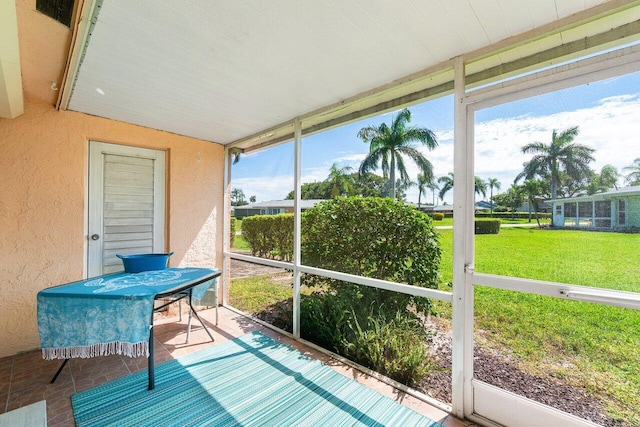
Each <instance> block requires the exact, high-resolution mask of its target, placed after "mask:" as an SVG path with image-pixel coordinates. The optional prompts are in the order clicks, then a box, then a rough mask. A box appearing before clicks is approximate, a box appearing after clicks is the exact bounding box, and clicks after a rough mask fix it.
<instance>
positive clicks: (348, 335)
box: [300, 293, 435, 386]
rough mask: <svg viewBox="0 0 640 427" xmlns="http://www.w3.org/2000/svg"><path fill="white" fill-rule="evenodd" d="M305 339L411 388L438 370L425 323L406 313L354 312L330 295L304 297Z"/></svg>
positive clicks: (346, 303) (301, 316) (303, 335)
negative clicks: (433, 358) (432, 356)
mask: <svg viewBox="0 0 640 427" xmlns="http://www.w3.org/2000/svg"><path fill="white" fill-rule="evenodd" d="M300 322H301V325H302V328H301V329H302V331H301V332H302V337H303V338H305V339H308V340H310V341H313V342H315V343H316V344H319V345H321V346H322V347H324V348H327V349H329V350H332V351H334V352H336V353H338V354H340V355H342V356H344V357H347V358H348V359H350V360H352V361H354V362H356V363H359V364H361V365H363V366H366V367H368V368H370V369H373V370H375V371H377V372H379V373H381V374H383V375H385V376H387V377H389V378H392V379H394V380H396V381H399V382H401V383H403V384H406V385H408V386H412V385H414V384H415V383H417V382H418V381H420V380H421V379H423V378H424V377H425V376H426V375H427V374H428V373H429V372H430V371H431V370H432V369H433V367H434V366H435V363H434V362H433V360H432V359H431V357H430V355H429V354H428V351H427V347H426V344H425V343H426V341H427V340H428V339H429V338H430V335H429V333H428V332H427V331H426V330H425V328H424V326H423V325H422V323H421V322H420V321H419V320H418V319H417V318H416V317H414V316H408V315H407V313H406V312H403V311H396V313H395V314H392V313H386V314H384V313H377V310H375V308H373V307H371V308H370V309H369V311H368V313H367V312H366V310H361V309H359V308H354V304H352V303H351V302H350V301H348V300H347V299H345V298H342V297H340V296H339V295H336V294H331V293H314V294H312V295H303V297H302V300H301V310H300Z"/></svg>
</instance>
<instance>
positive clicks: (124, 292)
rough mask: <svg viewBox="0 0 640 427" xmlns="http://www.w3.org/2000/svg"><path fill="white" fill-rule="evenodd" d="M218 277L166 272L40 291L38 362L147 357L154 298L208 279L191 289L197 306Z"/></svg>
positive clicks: (195, 271) (107, 277)
mask: <svg viewBox="0 0 640 427" xmlns="http://www.w3.org/2000/svg"><path fill="white" fill-rule="evenodd" d="M219 274H220V273H219V271H218V270H212V269H208V268H167V269H165V270H154V271H145V272H142V273H115V274H108V275H104V276H99V277H94V278H91V279H87V280H80V281H78V282H73V283H69V284H66V285H61V286H55V287H52V288H48V289H44V290H42V291H40V292H39V293H38V333H39V334H40V342H41V344H42V357H43V358H45V359H69V358H78V357H81V358H84V357H94V356H107V355H110V354H123V355H125V356H130V357H138V356H148V355H149V326H150V324H151V316H152V313H153V303H154V299H155V297H156V296H157V295H159V294H165V293H168V292H171V291H174V290H178V289H183V288H189V285H192V284H194V283H197V282H198V281H201V280H203V279H206V278H207V277H211V280H209V281H207V282H204V283H202V284H199V285H197V286H194V287H193V294H192V295H193V297H192V302H193V303H194V305H197V303H198V301H199V300H200V299H202V298H203V297H204V295H205V293H206V291H207V289H208V288H209V287H210V286H211V285H212V284H214V283H215V281H217V276H219Z"/></svg>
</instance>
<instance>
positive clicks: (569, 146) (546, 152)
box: [516, 126, 595, 199]
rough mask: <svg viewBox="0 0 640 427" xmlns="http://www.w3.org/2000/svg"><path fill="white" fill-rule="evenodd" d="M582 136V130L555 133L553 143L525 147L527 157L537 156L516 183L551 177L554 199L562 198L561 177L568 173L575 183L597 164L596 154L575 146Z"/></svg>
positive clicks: (591, 149)
mask: <svg viewBox="0 0 640 427" xmlns="http://www.w3.org/2000/svg"><path fill="white" fill-rule="evenodd" d="M576 136H578V126H575V127H572V128H569V129H567V130H564V131H562V132H560V133H559V134H558V132H557V131H556V130H555V129H554V130H553V133H552V134H551V143H550V144H545V143H542V142H532V143H529V144H527V145H525V146H524V147H522V152H523V153H525V154H533V157H532V158H531V160H529V161H528V162H526V163H525V164H524V170H523V171H522V172H521V173H519V174H518V176H516V182H517V181H519V180H520V179H522V178H526V179H532V178H534V177H535V176H536V175H537V176H539V177H542V178H544V177H549V178H550V182H551V185H550V186H551V198H552V199H556V198H557V196H558V186H559V185H560V174H561V173H562V172H565V173H566V174H567V175H568V176H570V177H571V178H574V179H580V177H582V176H585V174H586V173H588V172H589V166H588V165H589V162H592V161H593V160H594V158H593V156H592V154H593V152H594V151H595V150H594V149H593V148H589V147H587V146H585V145H581V144H576V143H574V142H573V140H574V139H575V137H576Z"/></svg>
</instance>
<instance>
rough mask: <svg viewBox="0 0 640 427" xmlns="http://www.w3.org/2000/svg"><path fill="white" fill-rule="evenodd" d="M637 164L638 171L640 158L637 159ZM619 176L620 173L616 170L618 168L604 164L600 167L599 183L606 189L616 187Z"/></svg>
mask: <svg viewBox="0 0 640 427" xmlns="http://www.w3.org/2000/svg"><path fill="white" fill-rule="evenodd" d="M638 166H639V168H638V171H640V159H638ZM619 176H620V173H619V172H618V169H616V167H615V166H613V165H604V166H603V167H602V169H600V183H601V184H602V186H604V187H606V188H607V189H610V188H615V189H616V190H617V189H618V177H619Z"/></svg>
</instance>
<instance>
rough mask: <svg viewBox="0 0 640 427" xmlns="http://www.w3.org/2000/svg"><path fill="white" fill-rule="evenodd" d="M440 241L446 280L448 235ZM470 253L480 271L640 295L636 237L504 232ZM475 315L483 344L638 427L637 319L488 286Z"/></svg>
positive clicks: (638, 315) (481, 290) (482, 239)
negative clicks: (583, 392) (580, 391)
mask: <svg viewBox="0 0 640 427" xmlns="http://www.w3.org/2000/svg"><path fill="white" fill-rule="evenodd" d="M440 234H441V236H442V239H441V242H442V247H443V264H442V272H443V278H444V280H445V281H450V280H451V270H452V267H451V258H452V248H451V241H452V231H451V230H441V231H440ZM475 246H476V259H475V268H476V271H478V272H482V273H490V274H499V275H505V276H515V277H524V278H531V279H539V280H547V281H557V282H563V283H572V284H580V285H587V286H595V287H602V288H612V289H619V290H625V291H634V292H639V291H640V260H639V259H638V258H637V250H638V248H640V234H618V233H599V232H585V231H573V230H571V231H569V230H538V229H523V228H506V229H505V228H503V229H501V230H500V233H499V234H497V235H478V236H476V239H475ZM475 311H476V316H475V324H476V328H478V329H480V330H482V331H484V333H483V334H482V340H484V342H483V344H484V345H487V346H492V347H496V348H501V349H502V350H503V351H504V350H505V349H506V352H507V353H510V354H513V355H514V356H516V358H517V359H518V360H519V361H521V363H520V365H521V367H522V368H523V369H525V370H527V371H529V372H531V373H534V374H544V373H549V374H551V375H552V376H555V377H557V378H561V379H563V380H564V381H566V382H567V383H569V384H571V385H575V386H580V387H584V388H585V389H586V390H587V391H588V392H589V393H591V394H594V395H596V396H598V397H599V398H601V399H602V400H603V401H605V402H606V403H607V404H608V408H607V409H608V410H609V412H610V414H612V415H614V416H620V417H622V418H624V419H626V420H627V421H629V422H630V423H631V425H638V426H640V414H639V412H638V410H637V408H640V392H639V390H640V312H638V311H636V310H631V309H623V308H617V307H608V306H603V305H597V304H592V303H586V302H577V301H567V300H562V299H558V298H552V297H545V296H539V295H532V294H526V293H520V292H510V291H504V290H499V289H492V288H487V287H476V289H475Z"/></svg>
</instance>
